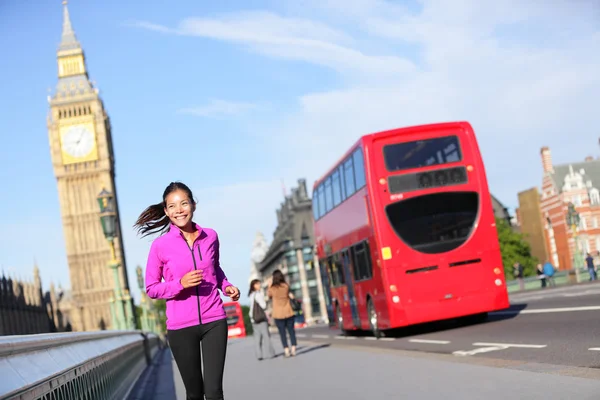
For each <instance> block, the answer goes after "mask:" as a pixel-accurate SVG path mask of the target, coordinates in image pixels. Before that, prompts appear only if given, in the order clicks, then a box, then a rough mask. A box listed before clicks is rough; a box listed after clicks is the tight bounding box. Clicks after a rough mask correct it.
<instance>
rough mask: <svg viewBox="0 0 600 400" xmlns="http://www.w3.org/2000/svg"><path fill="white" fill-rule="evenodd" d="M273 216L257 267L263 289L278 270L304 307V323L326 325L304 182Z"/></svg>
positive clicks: (325, 311)
mask: <svg viewBox="0 0 600 400" xmlns="http://www.w3.org/2000/svg"><path fill="white" fill-rule="evenodd" d="M276 212H277V227H276V228H275V232H274V233H273V240H272V242H271V244H270V246H269V247H268V250H267V252H266V254H265V256H264V258H263V259H262V261H261V262H260V266H259V272H260V274H261V279H262V281H263V285H264V286H265V288H266V279H267V278H268V277H269V276H271V274H272V273H273V271H274V270H275V269H280V270H281V272H283V273H284V274H285V275H286V278H287V281H288V283H289V284H290V288H291V290H292V292H293V293H294V296H295V297H296V298H297V299H299V300H301V301H302V303H303V311H304V316H305V318H306V322H307V323H311V322H316V321H324V322H327V320H328V319H327V309H326V305H325V297H324V293H323V283H322V280H321V271H320V267H319V262H318V260H317V257H316V248H315V238H314V233H313V222H312V221H313V220H312V218H313V217H312V200H311V198H310V197H309V196H308V192H307V190H306V180H304V179H299V180H298V187H297V188H293V189H292V193H291V194H290V195H287V196H285V199H284V202H283V203H282V204H281V207H280V208H279V209H278V210H277V211H276Z"/></svg>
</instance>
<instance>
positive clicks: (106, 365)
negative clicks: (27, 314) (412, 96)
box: [0, 331, 162, 400]
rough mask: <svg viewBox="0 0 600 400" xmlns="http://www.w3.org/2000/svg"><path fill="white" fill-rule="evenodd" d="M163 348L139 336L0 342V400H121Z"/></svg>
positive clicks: (115, 334)
mask: <svg viewBox="0 0 600 400" xmlns="http://www.w3.org/2000/svg"><path fill="white" fill-rule="evenodd" d="M161 347H162V342H161V339H160V338H159V337H158V336H156V335H155V334H152V333H143V332H141V331H102V332H77V333H49V334H39V335H22V336H4V337H0V376H1V378H0V400H5V399H11V400H12V399H19V400H33V399H36V400H37V399H41V400H54V399H56V400H59V399H60V400H63V399H64V400H70V399H89V400H104V399H106V400H108V399H124V398H126V397H127V396H128V394H129V392H130V391H131V390H132V388H133V386H134V385H135V383H136V381H137V379H138V378H139V376H140V374H141V373H142V372H143V371H144V369H145V368H146V366H147V365H149V364H150V363H151V361H152V359H153V358H154V356H155V355H156V353H157V352H158V351H159V350H160V348H161Z"/></svg>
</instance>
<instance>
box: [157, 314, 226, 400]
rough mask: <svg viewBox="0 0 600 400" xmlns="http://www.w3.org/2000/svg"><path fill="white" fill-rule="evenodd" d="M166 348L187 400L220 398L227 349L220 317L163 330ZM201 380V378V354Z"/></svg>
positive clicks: (224, 331)
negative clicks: (214, 319) (167, 340)
mask: <svg viewBox="0 0 600 400" xmlns="http://www.w3.org/2000/svg"><path fill="white" fill-rule="evenodd" d="M167 338H168V339H169V347H170V348H171V352H172V353H173V357H174V358H175V362H176V363H177V368H178V369H179V373H180V374H181V378H182V380H183V384H184V385H185V391H186V394H187V399H188V400H204V396H206V400H221V399H223V370H224V369H225V354H226V352H227V322H226V321H225V320H224V319H221V320H218V321H214V322H209V323H208V324H201V325H196V326H190V327H188V328H183V329H177V330H172V331H171V330H170V331H168V332H167ZM200 342H202V357H204V379H202V357H201V356H200Z"/></svg>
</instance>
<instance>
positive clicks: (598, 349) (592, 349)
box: [588, 347, 600, 351]
mask: <svg viewBox="0 0 600 400" xmlns="http://www.w3.org/2000/svg"><path fill="white" fill-rule="evenodd" d="M588 350H590V351H600V347H590V348H589V349H588Z"/></svg>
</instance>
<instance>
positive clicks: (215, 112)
mask: <svg viewBox="0 0 600 400" xmlns="http://www.w3.org/2000/svg"><path fill="white" fill-rule="evenodd" d="M258 108H259V106H258V105H257V104H254V103H240V102H232V101H225V100H218V99H213V100H210V102H209V103H208V104H206V105H203V106H199V107H188V108H182V109H180V110H177V112H178V113H179V114H189V115H195V116H197V117H208V118H217V117H228V116H234V115H239V114H243V113H245V112H247V111H252V110H256V109H258Z"/></svg>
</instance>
